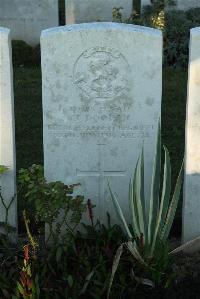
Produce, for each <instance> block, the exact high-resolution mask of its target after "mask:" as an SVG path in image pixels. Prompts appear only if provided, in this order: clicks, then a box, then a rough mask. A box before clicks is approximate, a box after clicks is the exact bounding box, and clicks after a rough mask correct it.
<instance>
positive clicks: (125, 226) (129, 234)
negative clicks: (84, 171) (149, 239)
mask: <svg viewBox="0 0 200 299" xmlns="http://www.w3.org/2000/svg"><path fill="white" fill-rule="evenodd" d="M108 187H109V190H110V194H111V199H112V202H113V204H114V207H115V211H116V213H117V215H118V216H119V218H120V220H121V222H122V224H123V225H124V228H125V230H126V233H127V235H128V237H129V239H132V238H133V236H132V234H131V232H130V230H129V228H128V225H127V223H126V220H125V218H124V215H123V213H122V210H121V208H120V205H119V203H118V200H117V198H116V196H115V195H114V193H113V192H112V190H111V188H110V183H109V182H108Z"/></svg>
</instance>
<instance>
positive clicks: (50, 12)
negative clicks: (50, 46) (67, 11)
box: [0, 0, 58, 45]
mask: <svg viewBox="0 0 200 299" xmlns="http://www.w3.org/2000/svg"><path fill="white" fill-rule="evenodd" d="M0 26H3V27H8V28H10V29H11V34H12V35H11V37H12V39H16V40H23V41H25V42H27V43H28V44H31V45H37V44H39V41H40V34H41V31H42V30H44V29H47V28H50V27H53V26H58V0H34V1H32V0H0Z"/></svg>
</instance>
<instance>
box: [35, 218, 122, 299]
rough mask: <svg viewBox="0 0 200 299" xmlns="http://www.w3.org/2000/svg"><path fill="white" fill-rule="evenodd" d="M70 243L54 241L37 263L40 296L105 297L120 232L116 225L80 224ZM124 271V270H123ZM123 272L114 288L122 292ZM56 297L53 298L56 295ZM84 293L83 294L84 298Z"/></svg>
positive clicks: (119, 240) (120, 236) (120, 237)
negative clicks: (79, 230) (81, 229)
mask: <svg viewBox="0 0 200 299" xmlns="http://www.w3.org/2000/svg"><path fill="white" fill-rule="evenodd" d="M84 228H85V233H77V235H76V236H75V237H74V238H73V242H71V243H70V244H66V243H65V244H57V246H55V247H53V250H51V251H49V252H48V255H47V254H46V255H45V256H44V257H42V262H41V260H40V263H39V262H38V270H37V273H38V275H39V277H40V281H41V282H42V283H41V286H40V289H41V296H45V295H46V296H48V298H74V299H75V298H105V297H106V292H107V288H108V285H109V277H110V274H109V271H108V269H110V267H111V266H112V260H113V257H114V252H115V250H116V248H117V246H119V244H120V242H121V239H122V238H123V237H124V234H123V232H122V230H121V228H120V227H119V226H117V225H114V226H111V224H110V222H109V217H108V227H106V226H104V225H101V224H100V223H99V222H97V223H96V224H95V225H93V226H89V225H84ZM125 272H126V271H125ZM125 277H126V275H124V274H123V273H122V274H121V278H120V280H119V283H118V285H117V286H116V288H114V289H117V290H118V291H119V290H120V292H121V293H122V289H124V288H125V287H126V285H124V286H123V281H125ZM56 296H57V297H56ZM85 296H87V297H85Z"/></svg>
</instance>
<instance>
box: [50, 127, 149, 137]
mask: <svg viewBox="0 0 200 299" xmlns="http://www.w3.org/2000/svg"><path fill="white" fill-rule="evenodd" d="M47 129H48V133H49V134H51V135H53V136H54V137H56V138H142V139H145V138H149V137H150V136H151V135H152V133H153V132H154V126H153V125H134V126H122V127H118V128H116V127H112V126H95V125H94V126H84V125H83V126H69V125H48V126H47Z"/></svg>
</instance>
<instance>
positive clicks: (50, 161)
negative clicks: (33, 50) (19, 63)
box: [41, 23, 162, 222]
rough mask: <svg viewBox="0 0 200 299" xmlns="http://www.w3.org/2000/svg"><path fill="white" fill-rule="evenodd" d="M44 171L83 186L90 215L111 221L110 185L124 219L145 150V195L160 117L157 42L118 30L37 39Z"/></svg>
mask: <svg viewBox="0 0 200 299" xmlns="http://www.w3.org/2000/svg"><path fill="white" fill-rule="evenodd" d="M41 51H42V81H43V121H44V131H43V133H44V168H45V176H46V177H47V179H48V180H49V181H55V180H61V181H64V182H65V183H67V184H72V183H81V187H80V188H79V189H78V190H77V193H79V194H83V195H84V196H85V198H86V199H88V198H89V199H91V200H92V202H93V203H94V204H95V205H96V209H95V215H96V216H98V218H100V220H101V221H102V222H106V221H105V218H106V212H107V211H108V212H109V213H110V215H111V217H112V219H114V221H116V219H115V217H116V214H115V211H114V208H113V204H112V202H111V198H110V193H109V190H108V180H109V181H110V183H111V186H112V189H113V191H115V192H116V193H117V194H118V198H119V200H120V204H121V206H122V208H123V210H124V212H125V214H126V215H129V203H128V185H129V180H130V177H131V176H132V174H133V171H134V168H135V166H136V161H137V159H138V156H139V154H140V152H141V149H142V145H143V141H144V147H145V179H146V183H147V184H146V194H149V185H150V177H151V174H152V161H153V156H154V151H155V139H156V131H157V125H158V119H159V118H160V111H161V90H162V34H161V32H160V31H158V30H155V29H150V28H145V27H140V26H134V25H126V24H119V23H91V24H80V25H78V24H77V25H71V26H65V27H62V28H52V29H49V30H45V31H43V33H42V37H41Z"/></svg>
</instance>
